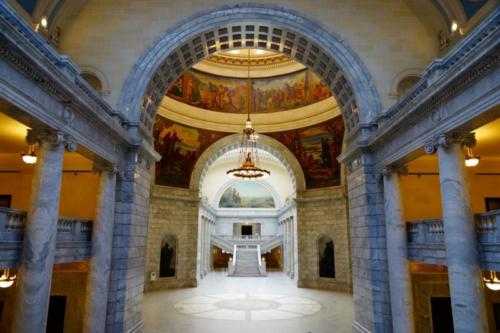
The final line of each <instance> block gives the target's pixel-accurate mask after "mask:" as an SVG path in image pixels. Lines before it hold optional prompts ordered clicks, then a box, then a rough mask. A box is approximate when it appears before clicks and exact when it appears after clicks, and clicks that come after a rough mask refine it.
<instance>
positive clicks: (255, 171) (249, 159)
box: [226, 49, 271, 179]
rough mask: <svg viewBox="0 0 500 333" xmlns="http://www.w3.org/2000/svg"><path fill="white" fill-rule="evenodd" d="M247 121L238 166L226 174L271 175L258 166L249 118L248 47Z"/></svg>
mask: <svg viewBox="0 0 500 333" xmlns="http://www.w3.org/2000/svg"><path fill="white" fill-rule="evenodd" d="M247 74H248V79H247V121H246V123H245V128H243V134H242V139H241V148H240V156H239V165H240V166H239V167H238V168H236V169H231V170H228V171H227V172H226V174H227V175H229V176H231V177H233V178H239V179H258V178H264V177H267V176H269V175H271V172H270V171H269V170H266V169H261V168H259V167H258V163H259V155H258V153H257V134H256V133H255V130H254V129H253V126H252V121H251V120H250V103H251V101H252V98H251V97H252V90H251V84H250V49H248V67H247Z"/></svg>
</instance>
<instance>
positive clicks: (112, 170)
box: [92, 161, 123, 175]
mask: <svg viewBox="0 0 500 333" xmlns="http://www.w3.org/2000/svg"><path fill="white" fill-rule="evenodd" d="M92 171H93V172H96V173H101V172H106V173H109V174H112V175H114V174H118V173H120V172H123V171H120V169H119V168H118V167H117V166H116V165H113V164H110V163H107V162H101V161H98V162H97V161H96V162H94V164H93V165H92Z"/></svg>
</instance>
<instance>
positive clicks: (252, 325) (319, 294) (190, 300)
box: [143, 273, 353, 333]
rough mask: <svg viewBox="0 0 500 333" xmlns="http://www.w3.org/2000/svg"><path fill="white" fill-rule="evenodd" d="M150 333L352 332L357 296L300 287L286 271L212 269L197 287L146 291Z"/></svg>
mask: <svg viewBox="0 0 500 333" xmlns="http://www.w3.org/2000/svg"><path fill="white" fill-rule="evenodd" d="M143 318H144V324H145V332H146V333H156V332H158V333H159V332H161V333H215V332H217V333H226V332H227V333H230V332H231V333H233V332H234V333H240V332H241V333H250V332H252V333H255V332H257V333H281V332H286V333H332V332H335V333H337V332H339V333H340V332H352V328H351V325H352V320H353V302H352V296H351V295H349V294H345V293H337V292H329V291H323V290H314V289H303V288H300V289H299V288H297V287H295V282H294V281H292V280H290V279H289V278H287V277H286V276H285V275H284V274H282V273H271V274H269V276H268V277H267V278H229V277H226V276H225V275H224V273H212V274H210V275H208V276H207V277H206V278H205V279H204V280H202V281H201V282H200V286H199V287H198V288H189V289H177V290H169V291H161V292H151V293H147V294H145V295H144V313H143Z"/></svg>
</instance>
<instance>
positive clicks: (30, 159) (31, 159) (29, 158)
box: [21, 145, 37, 164]
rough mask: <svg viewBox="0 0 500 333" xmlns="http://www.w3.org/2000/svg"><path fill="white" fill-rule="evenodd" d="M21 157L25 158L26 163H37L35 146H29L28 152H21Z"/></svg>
mask: <svg viewBox="0 0 500 333" xmlns="http://www.w3.org/2000/svg"><path fill="white" fill-rule="evenodd" d="M21 159H22V160H23V162H24V163H26V164H35V163H36V160H37V157H36V154H35V147H34V146H33V145H30V146H29V148H28V153H27V154H25V153H22V154H21Z"/></svg>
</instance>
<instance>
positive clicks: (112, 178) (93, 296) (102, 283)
mask: <svg viewBox="0 0 500 333" xmlns="http://www.w3.org/2000/svg"><path fill="white" fill-rule="evenodd" d="M94 170H95V171H98V172H99V173H100V181H99V188H98V192H97V205H96V210H95V218H94V223H93V224H92V251H91V258H90V261H89V273H88V276H87V292H86V297H85V298H86V300H85V307H86V318H85V319H86V320H85V324H84V325H85V326H84V332H89V333H99V332H104V330H105V326H106V307H107V303H108V289H109V272H110V269H111V252H112V247H113V222H114V215H115V214H114V211H115V192H116V172H115V170H114V169H113V168H112V167H106V166H99V165H96V166H94Z"/></svg>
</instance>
